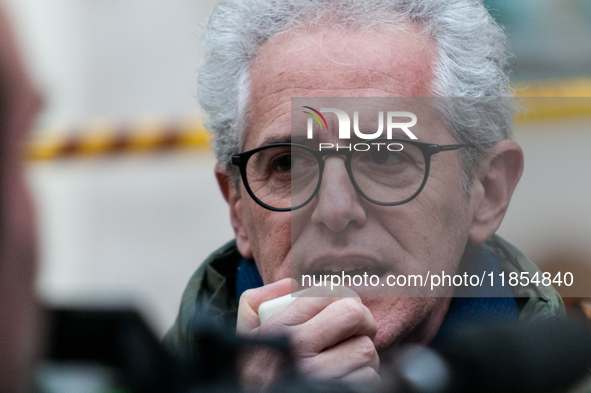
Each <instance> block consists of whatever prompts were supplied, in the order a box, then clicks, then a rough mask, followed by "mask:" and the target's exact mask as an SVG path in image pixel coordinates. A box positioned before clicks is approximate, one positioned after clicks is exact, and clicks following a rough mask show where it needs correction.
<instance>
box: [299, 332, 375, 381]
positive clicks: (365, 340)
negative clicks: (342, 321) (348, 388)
mask: <svg viewBox="0 0 591 393" xmlns="http://www.w3.org/2000/svg"><path fill="white" fill-rule="evenodd" d="M299 366H300V369H301V371H302V372H304V373H306V374H310V375H313V376H314V377H317V378H322V379H324V378H328V379H337V378H343V377H345V376H347V375H349V374H351V373H353V372H355V371H356V370H359V369H362V368H365V367H368V368H370V369H372V370H374V372H375V373H376V375H377V372H378V371H379V368H380V358H379V356H378V353H377V351H376V348H375V347H374V345H373V342H372V341H371V339H370V338H369V337H367V336H357V337H351V338H349V339H347V340H345V341H343V342H341V343H339V344H338V345H335V346H334V347H332V348H329V349H327V350H325V351H322V352H321V353H319V354H317V355H316V356H313V357H310V358H303V359H302V360H300V362H299Z"/></svg>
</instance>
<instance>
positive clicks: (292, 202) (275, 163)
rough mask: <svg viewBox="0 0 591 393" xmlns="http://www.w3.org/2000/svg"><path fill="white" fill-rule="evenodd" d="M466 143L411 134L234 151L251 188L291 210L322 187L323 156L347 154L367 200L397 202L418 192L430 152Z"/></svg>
mask: <svg viewBox="0 0 591 393" xmlns="http://www.w3.org/2000/svg"><path fill="white" fill-rule="evenodd" d="M462 147H466V145H437V144H433V143H425V142H418V141H415V140H409V139H398V138H394V139H377V140H373V141H368V142H367V143H358V144H355V145H354V146H352V145H348V146H344V147H342V146H341V147H339V148H338V149H337V148H334V147H333V148H326V149H325V148H322V149H321V150H316V149H312V148H310V147H308V146H305V145H300V144H297V143H276V144H272V145H267V146H261V147H258V148H256V149H253V150H249V151H245V152H243V153H240V154H236V155H233V156H232V164H234V165H237V166H238V167H239V168H240V175H241V177H242V182H243V183H244V187H245V188H246V191H247V192H248V194H249V195H250V196H251V197H252V198H253V199H254V200H255V201H256V202H257V203H258V204H259V205H261V206H262V207H264V208H266V209H269V210H272V211H292V210H296V209H299V208H301V207H303V206H305V205H306V204H308V203H309V202H310V201H311V200H312V199H314V197H315V196H316V194H318V191H319V190H320V184H321V182H322V174H323V172H324V164H325V161H324V158H325V157H327V156H331V155H341V156H345V167H346V169H347V172H348V174H349V179H350V180H351V183H352V184H353V187H354V188H355V190H356V191H357V192H358V193H359V194H360V195H361V196H362V197H363V198H365V199H367V200H368V201H370V202H372V203H375V204H377V205H381V206H396V205H402V204H404V203H407V202H409V201H411V200H413V199H414V198H416V197H417V195H419V194H420V193H421V191H422V190H423V188H424V187H425V184H426V183H427V179H428V178H429V167H430V163H431V156H432V155H434V154H437V153H439V152H442V151H451V150H457V149H459V148H462Z"/></svg>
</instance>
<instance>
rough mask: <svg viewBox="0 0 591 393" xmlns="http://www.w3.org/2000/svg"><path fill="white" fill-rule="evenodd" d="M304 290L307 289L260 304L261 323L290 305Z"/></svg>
mask: <svg viewBox="0 0 591 393" xmlns="http://www.w3.org/2000/svg"><path fill="white" fill-rule="evenodd" d="M304 291H305V289H304V290H302V291H298V292H294V293H290V294H288V295H285V296H281V297H278V298H275V299H271V300H267V301H266V302H264V303H262V304H261V305H260V306H259V320H260V321H261V325H262V324H263V323H264V322H265V321H266V320H267V319H269V318H271V316H273V314H275V313H276V312H277V311H281V310H283V309H284V308H285V307H287V306H289V305H290V304H291V302H293V301H294V300H296V298H297V297H298V296H300V295H301V294H302V293H304Z"/></svg>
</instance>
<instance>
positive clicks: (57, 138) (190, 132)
mask: <svg viewBox="0 0 591 393" xmlns="http://www.w3.org/2000/svg"><path fill="white" fill-rule="evenodd" d="M174 148H194V149H202V150H206V149H209V148H210V134H209V133H208V132H207V131H206V130H205V128H204V127H203V125H202V124H201V122H200V121H192V122H186V123H182V124H167V125H157V124H143V125H141V124H140V125H136V126H129V127H125V126H123V127H117V126H109V125H95V126H90V127H87V128H84V129H78V130H70V131H40V132H36V133H33V139H32V140H31V141H30V142H29V143H28V145H27V149H26V155H27V158H28V159H29V160H32V161H40V160H52V159H56V158H62V157H72V156H89V155H93V156H98V155H104V154H110V153H119V152H149V151H157V150H165V149H174Z"/></svg>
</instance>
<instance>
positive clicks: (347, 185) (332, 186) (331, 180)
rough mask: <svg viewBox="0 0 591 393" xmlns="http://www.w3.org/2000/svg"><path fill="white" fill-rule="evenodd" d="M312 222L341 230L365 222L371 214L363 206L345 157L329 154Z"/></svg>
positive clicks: (335, 230)
mask: <svg viewBox="0 0 591 393" xmlns="http://www.w3.org/2000/svg"><path fill="white" fill-rule="evenodd" d="M316 198H317V201H316V206H315V208H314V212H313V213H312V223H313V224H315V225H322V224H323V225H325V226H326V227H328V229H330V230H331V231H333V232H340V231H342V230H344V229H345V228H347V226H349V225H354V226H361V225H363V224H365V221H366V220H367V215H366V212H365V209H364V208H363V206H362V205H361V198H362V197H361V196H360V195H359V194H357V191H356V190H355V187H353V184H352V183H351V180H350V179H349V174H348V173H347V168H346V167H345V157H343V156H332V157H327V158H326V159H325V162H324V173H323V175H322V183H321V185H320V190H319V191H318V195H317V196H316Z"/></svg>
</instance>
